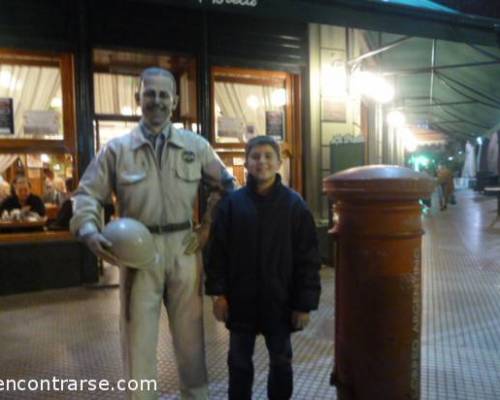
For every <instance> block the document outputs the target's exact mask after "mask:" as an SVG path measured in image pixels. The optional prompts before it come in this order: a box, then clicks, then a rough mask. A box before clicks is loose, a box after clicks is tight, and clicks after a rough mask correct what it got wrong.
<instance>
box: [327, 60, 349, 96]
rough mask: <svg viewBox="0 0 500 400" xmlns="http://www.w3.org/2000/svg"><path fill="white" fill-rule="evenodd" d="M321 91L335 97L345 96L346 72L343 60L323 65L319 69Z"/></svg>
mask: <svg viewBox="0 0 500 400" xmlns="http://www.w3.org/2000/svg"><path fill="white" fill-rule="evenodd" d="M321 74H322V77H321V85H322V90H321V93H322V94H323V95H324V96H328V97H334V98H336V99H345V98H346V97H347V73H346V69H345V64H344V62H343V61H334V62H333V63H332V64H328V65H325V66H324V67H323V69H322V71H321Z"/></svg>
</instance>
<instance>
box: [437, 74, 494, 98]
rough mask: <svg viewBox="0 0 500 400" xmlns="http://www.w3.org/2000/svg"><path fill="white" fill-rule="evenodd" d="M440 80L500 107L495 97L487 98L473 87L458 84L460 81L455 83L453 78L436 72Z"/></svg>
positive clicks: (461, 83)
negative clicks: (451, 83)
mask: <svg viewBox="0 0 500 400" xmlns="http://www.w3.org/2000/svg"><path fill="white" fill-rule="evenodd" d="M437 74H438V75H439V76H440V78H441V79H444V80H446V81H450V82H453V83H454V84H455V85H457V86H460V87H462V88H464V89H467V90H469V91H470V92H471V93H474V94H477V95H478V96H481V97H482V98H484V99H486V100H488V101H491V102H493V103H495V104H498V105H499V106H500V99H498V98H496V97H493V96H488V95H487V94H485V93H483V92H481V91H479V90H477V89H474V88H473V87H471V86H469V85H467V84H465V83H463V82H460V81H457V80H456V79H454V78H450V77H449V76H448V75H444V74H443V73H441V72H438V73H437Z"/></svg>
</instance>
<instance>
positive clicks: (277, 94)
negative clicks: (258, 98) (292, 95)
mask: <svg viewBox="0 0 500 400" xmlns="http://www.w3.org/2000/svg"><path fill="white" fill-rule="evenodd" d="M271 103H272V104H273V106H275V107H283V106H284V105H285V104H286V90H285V89H276V90H274V91H273V92H272V94H271Z"/></svg>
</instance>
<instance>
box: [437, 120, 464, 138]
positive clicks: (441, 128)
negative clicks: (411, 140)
mask: <svg viewBox="0 0 500 400" xmlns="http://www.w3.org/2000/svg"><path fill="white" fill-rule="evenodd" d="M429 126H430V127H431V128H432V129H436V130H440V131H441V132H444V133H446V134H447V135H449V136H456V135H458V136H461V137H466V138H473V137H474V135H473V134H471V133H465V132H462V131H458V130H456V129H453V130H449V129H445V128H443V127H442V126H440V125H439V124H436V123H434V124H432V123H431V124H429Z"/></svg>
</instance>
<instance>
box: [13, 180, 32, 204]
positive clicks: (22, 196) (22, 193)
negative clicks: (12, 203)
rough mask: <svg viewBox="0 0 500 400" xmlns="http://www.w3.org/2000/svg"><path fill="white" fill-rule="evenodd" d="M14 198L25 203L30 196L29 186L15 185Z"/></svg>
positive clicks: (21, 183) (22, 183)
mask: <svg viewBox="0 0 500 400" xmlns="http://www.w3.org/2000/svg"><path fill="white" fill-rule="evenodd" d="M15 187H16V196H17V197H18V199H19V200H20V201H26V199H27V198H28V196H29V195H30V193H31V191H30V186H29V185H28V183H26V182H19V183H16V186H15Z"/></svg>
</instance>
